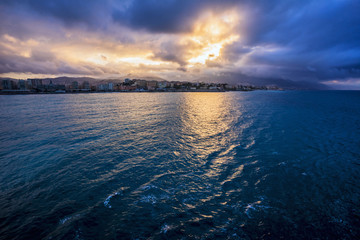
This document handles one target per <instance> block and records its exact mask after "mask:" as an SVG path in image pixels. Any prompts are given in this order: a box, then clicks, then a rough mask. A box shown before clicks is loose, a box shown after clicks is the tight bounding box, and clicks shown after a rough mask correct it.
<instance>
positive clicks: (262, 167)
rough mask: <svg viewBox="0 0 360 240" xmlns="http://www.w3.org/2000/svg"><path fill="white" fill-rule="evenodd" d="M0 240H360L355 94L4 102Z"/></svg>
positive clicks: (359, 127) (106, 96)
mask: <svg viewBox="0 0 360 240" xmlns="http://www.w3.org/2000/svg"><path fill="white" fill-rule="evenodd" d="M0 113H1V114H0V123H1V125H0V164H1V165H0V166H1V170H0V239H281V238H283V239H299V238H303V239H355V238H360V207H359V206H360V92H356V91H353V92H351V91H334V92H332V91H328V92H296V91H289V92H288V91H285V92H281V91H279V92H271V91H267V92H263V91H256V92H226V93H103V94H101V93H96V94H73V95H72V94H63V95H17V96H0Z"/></svg>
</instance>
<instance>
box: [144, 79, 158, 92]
mask: <svg viewBox="0 0 360 240" xmlns="http://www.w3.org/2000/svg"><path fill="white" fill-rule="evenodd" d="M157 83H158V82H157V81H147V83H146V87H147V89H148V90H149V91H154V90H155V89H156V88H157Z"/></svg>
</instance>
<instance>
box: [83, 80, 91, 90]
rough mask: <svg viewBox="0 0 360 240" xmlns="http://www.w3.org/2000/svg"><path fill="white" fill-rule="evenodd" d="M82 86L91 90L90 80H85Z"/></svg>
mask: <svg viewBox="0 0 360 240" xmlns="http://www.w3.org/2000/svg"><path fill="white" fill-rule="evenodd" d="M82 88H83V89H86V90H90V83H89V82H88V81H85V82H83V84H82Z"/></svg>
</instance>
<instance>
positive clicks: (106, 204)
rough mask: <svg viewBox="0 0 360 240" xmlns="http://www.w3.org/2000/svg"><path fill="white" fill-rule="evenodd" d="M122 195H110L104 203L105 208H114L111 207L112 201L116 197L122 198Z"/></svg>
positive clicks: (118, 193) (116, 193) (117, 193)
mask: <svg viewBox="0 0 360 240" xmlns="http://www.w3.org/2000/svg"><path fill="white" fill-rule="evenodd" d="M120 195H121V193H120V192H115V193H112V194H110V195H109V196H108V197H107V198H106V199H105V201H104V206H105V207H107V208H112V206H111V205H110V200H111V199H112V198H113V197H115V196H120Z"/></svg>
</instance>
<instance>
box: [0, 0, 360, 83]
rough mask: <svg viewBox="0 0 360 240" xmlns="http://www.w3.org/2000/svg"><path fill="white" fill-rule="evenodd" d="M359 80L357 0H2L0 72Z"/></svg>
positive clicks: (237, 80)
mask: <svg viewBox="0 0 360 240" xmlns="http://www.w3.org/2000/svg"><path fill="white" fill-rule="evenodd" d="M57 76H73V77H76V76H78V77H80V76H87V77H94V78H103V79H106V78H124V77H130V78H131V77H133V78H136V77H141V76H143V77H145V76H154V77H155V76H156V77H160V78H163V79H167V80H170V81H201V80H204V81H207V80H208V81H220V82H221V81H222V82H230V83H239V84H240V83H248V84H259V83H261V84H263V85H271V84H273V85H288V86H292V85H293V86H309V88H333V89H360V1H359V0H312V1H311V0H272V1H266V0H238V1H237V0H222V1H220V0H121V1H120V0H0V77H12V78H31V77H57Z"/></svg>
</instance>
